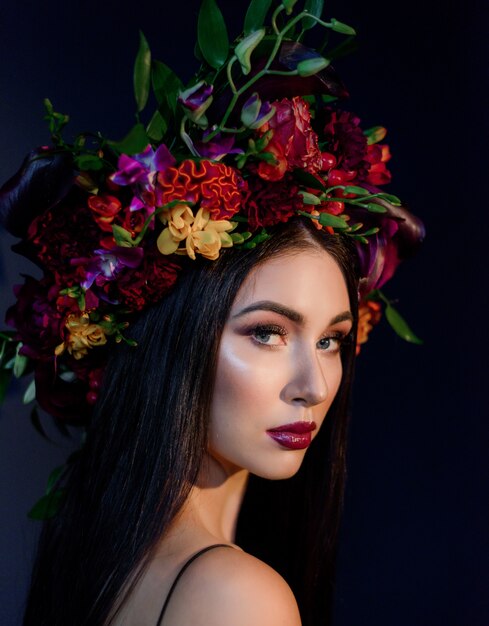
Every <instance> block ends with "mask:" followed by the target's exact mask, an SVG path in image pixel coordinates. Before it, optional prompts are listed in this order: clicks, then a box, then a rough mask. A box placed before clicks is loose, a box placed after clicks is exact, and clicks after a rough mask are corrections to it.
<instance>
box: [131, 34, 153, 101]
mask: <svg viewBox="0 0 489 626" xmlns="http://www.w3.org/2000/svg"><path fill="white" fill-rule="evenodd" d="M150 77H151V51H150V49H149V45H148V42H147V41H146V37H145V36H144V35H143V33H142V32H141V31H139V50H138V53H137V55H136V61H135V63H134V97H135V98H136V105H137V109H138V113H139V112H141V111H142V110H143V109H144V107H145V106H146V103H147V102H148V96H149V85H150Z"/></svg>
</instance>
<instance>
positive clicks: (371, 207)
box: [366, 202, 387, 213]
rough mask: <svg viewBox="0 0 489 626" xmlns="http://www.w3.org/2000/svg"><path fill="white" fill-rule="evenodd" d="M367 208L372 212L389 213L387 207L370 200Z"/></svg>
mask: <svg viewBox="0 0 489 626" xmlns="http://www.w3.org/2000/svg"><path fill="white" fill-rule="evenodd" d="M366 208H367V210H368V211H370V213H387V209H386V207H385V206H382V204H377V203H376V202H369V203H368V204H367V207H366Z"/></svg>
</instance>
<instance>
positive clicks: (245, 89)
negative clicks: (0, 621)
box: [0, 2, 423, 626]
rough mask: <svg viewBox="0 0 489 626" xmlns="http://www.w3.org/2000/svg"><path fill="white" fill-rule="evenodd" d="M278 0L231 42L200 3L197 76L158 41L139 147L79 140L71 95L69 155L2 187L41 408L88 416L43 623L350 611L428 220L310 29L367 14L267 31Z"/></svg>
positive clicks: (41, 589) (53, 552) (68, 479)
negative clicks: (350, 501) (386, 344)
mask: <svg viewBox="0 0 489 626" xmlns="http://www.w3.org/2000/svg"><path fill="white" fill-rule="evenodd" d="M266 4H267V3H257V2H252V3H251V5H250V9H249V10H248V13H247V15H246V18H245V34H244V35H243V36H242V37H240V38H239V39H238V40H237V41H236V42H235V44H234V45H231V46H229V44H228V43H226V42H227V35H226V36H224V31H223V27H222V24H223V22H222V20H221V18H220V17H219V15H220V14H219V12H218V9H217V8H216V6H215V3H213V2H205V3H203V8H202V11H201V14H200V16H199V47H200V54H201V56H202V57H203V66H202V68H201V70H200V72H199V74H198V75H197V76H196V77H195V78H194V79H193V80H192V81H191V82H190V84H189V85H188V86H187V88H184V86H183V85H182V84H181V83H180V81H179V79H178V78H177V77H176V76H174V75H173V73H172V72H171V70H169V68H167V67H166V66H164V65H163V64H158V62H156V63H153V65H151V64H150V63H149V55H150V53H149V48H148V45H147V42H146V40H145V39H144V37H141V46H140V50H139V53H138V57H137V61H136V65H135V81H134V82H135V86H136V94H135V95H136V101H137V103H138V118H137V119H138V123H137V124H136V126H135V127H133V129H132V130H131V131H130V133H129V134H128V136H127V137H126V139H125V140H124V141H122V142H119V143H117V142H110V141H107V140H106V139H105V138H103V137H100V136H99V135H93V134H84V135H80V136H78V137H77V138H76V139H75V141H74V142H73V143H72V144H67V143H66V142H65V141H64V140H63V138H62V137H61V129H62V126H63V125H64V124H65V123H66V118H65V116H63V115H61V114H59V113H57V112H55V111H54V110H53V108H52V106H51V104H50V103H48V104H47V118H48V119H49V122H50V128H51V131H52V139H53V144H54V145H53V147H51V148H41V149H39V150H37V151H35V152H33V153H32V154H31V155H30V156H29V157H28V159H27V160H26V162H25V164H24V166H23V167H22V169H21V171H20V172H19V174H18V175H17V176H16V177H14V178H13V179H12V180H11V181H9V182H8V183H6V185H5V186H4V187H3V188H2V190H1V191H0V209H1V213H2V214H3V216H4V222H5V224H6V226H7V228H9V229H10V231H11V232H12V233H13V234H16V235H17V236H19V237H21V238H22V242H21V244H20V245H19V246H17V250H18V251H20V252H21V253H22V254H25V255H26V256H28V257H29V258H30V259H33V260H34V261H35V262H36V263H37V264H38V265H39V266H40V267H41V268H42V271H43V276H42V278H41V279H39V280H35V279H33V278H29V277H28V278H27V279H26V281H25V284H24V285H23V286H22V287H21V288H18V289H17V291H16V296H17V303H16V304H15V305H14V306H13V307H11V309H10V310H9V312H8V314H7V321H8V322H9V323H10V324H11V325H13V326H14V327H15V328H16V333H15V336H13V337H12V340H11V344H12V345H15V340H17V341H21V342H22V346H21V347H19V354H20V355H22V357H28V358H30V359H31V363H32V366H31V369H32V370H33V371H34V375H35V386H36V388H35V391H36V399H37V400H38V402H39V404H40V405H41V406H42V407H43V408H44V409H46V410H47V411H48V412H50V413H51V414H52V415H53V416H54V417H55V419H57V420H63V422H64V423H71V424H73V423H74V424H84V425H86V426H87V437H86V441H85V442H84V445H83V447H82V449H81V451H80V452H79V454H78V455H77V457H76V458H72V459H71V460H70V463H69V464H68V467H67V471H66V472H64V474H63V475H62V476H61V477H60V476H58V477H57V480H55V479H53V480H52V481H50V486H49V487H48V494H47V499H45V501H44V505H45V508H46V510H45V513H46V515H45V516H44V517H49V519H48V520H47V521H46V523H45V526H44V530H43V533H42V536H41V540H40V545H39V552H38V556H37V561H36V565H35V569H34V574H33V580H32V586H31V590H30V594H29V598H28V602H27V607H26V613H25V621H24V624H25V626H34V625H36V626H41V625H42V626H44V625H45V626H48V625H49V626H57V625H59V626H66V625H67V624H70V625H72V626H76V625H79V626H82V625H83V626H91V625H94V626H109V625H113V626H153V625H154V626H180V625H182V626H183V625H186V626H187V625H188V624H192V625H194V626H211V625H212V626H219V625H223V626H224V625H226V626H227V625H229V624H233V625H234V626H255V625H259V624H263V625H265V624H266V625H267V626H274V625H277V626H279V625H281V626H298V625H299V624H301V623H302V624H303V625H304V626H306V625H307V626H317V625H318V624H327V623H328V620H329V609H330V601H331V591H332V584H333V568H334V558H335V547H336V537H337V531H338V525H339V519H340V514H341V502H342V495H343V488H344V479H345V447H346V435H347V421H348V400H349V395H350V387H351V380H352V375H353V361H354V357H355V353H356V352H357V351H358V349H359V345H360V344H361V343H363V342H364V341H365V340H366V337H367V335H368V332H369V330H370V329H371V327H372V325H373V324H375V323H376V322H377V321H378V319H379V317H380V309H381V305H382V304H384V305H385V306H386V307H387V309H388V312H389V315H388V318H389V320H390V322H391V323H392V324H394V325H395V326H396V328H397V331H398V332H399V333H400V334H402V335H403V336H404V337H405V338H406V339H408V340H415V337H414V336H413V335H412V333H411V331H410V330H409V328H408V327H407V325H406V324H405V323H404V321H403V320H402V318H400V316H399V315H398V313H397V312H396V311H395V310H394V309H393V307H392V304H391V303H390V302H389V301H388V300H387V299H386V298H385V296H384V295H383V294H382V293H381V292H380V291H379V287H381V286H382V285H383V284H384V283H385V282H386V281H387V280H388V279H389V278H390V277H391V276H392V274H393V273H394V271H395V268H396V267H397V264H398V263H399V261H400V260H401V258H403V257H405V256H407V254H408V253H409V252H410V251H411V250H412V248H413V245H414V244H415V243H417V242H418V241H419V240H420V238H422V235H423V228H422V225H421V223H420V222H419V221H417V220H416V219H415V218H413V216H411V215H410V214H408V213H407V212H406V211H405V210H404V209H402V208H401V206H400V201H399V200H398V199H397V198H396V197H395V196H393V195H392V194H385V193H383V192H382V191H381V190H380V189H379V185H382V184H384V183H386V182H388V181H389V180H390V174H389V172H388V170H387V167H386V162H387V161H388V159H389V157H390V153H389V149H388V147H387V146H386V145H384V144H380V143H379V142H381V141H382V140H383V137H384V135H385V129H382V128H380V127H375V128H374V129H370V130H368V131H362V129H361V128H360V125H359V120H358V118H357V117H356V116H354V115H353V114H352V113H349V112H346V111H344V110H342V109H340V108H339V107H333V106H331V101H332V100H335V99H338V98H342V97H344V96H345V95H346V90H345V89H344V87H343V85H342V83H341V82H340V81H339V79H338V77H337V75H336V74H335V72H334V71H333V70H332V69H331V68H330V67H329V61H328V60H327V59H325V58H324V57H322V56H321V55H319V53H317V52H315V51H313V50H311V49H310V48H306V47H305V46H304V44H303V42H302V40H303V33H300V32H299V30H298V29H297V28H295V27H296V26H297V25H299V24H302V25H303V26H304V29H305V30H307V28H306V26H307V27H308V28H310V27H311V26H313V25H314V24H315V23H316V22H317V23H320V25H321V26H322V27H325V28H326V27H327V28H330V29H332V30H333V31H336V32H339V33H341V34H350V35H351V34H353V33H354V31H353V29H351V28H350V27H348V26H346V25H345V24H342V23H340V22H338V21H337V20H331V21H330V22H324V21H323V20H321V19H320V18H319V16H317V15H315V14H314V12H313V13H311V12H299V13H297V15H295V14H294V12H293V9H294V4H295V3H294V2H283V3H278V5H277V6H276V7H274V8H273V9H271V11H272V15H271V19H270V26H269V27H267V28H266V27H265V26H263V19H264V17H265V13H266V11H265V13H263V11H262V9H263V7H265V5H266ZM319 4H320V3H319ZM319 4H318V6H319ZM260 7H261V8H260ZM265 8H266V7H265ZM216 42H220V43H219V45H217V43H216ZM150 83H151V84H152V85H153V88H154V95H155V98H156V100H157V102H158V106H157V111H156V112H155V113H154V115H153V116H152V117H151V118H150V121H149V123H148V124H147V125H146V126H144V125H143V124H142V122H141V121H140V119H141V114H142V111H143V109H144V107H145V105H146V102H147V96H148V91H149V87H150ZM359 295H360V297H361V303H360V307H359V304H358V296H359ZM357 327H358V328H357ZM3 337H4V338H5V337H6V335H5V334H4V335H3ZM12 345H10V344H9V343H8V342H6V343H5V345H4V349H3V352H1V353H2V354H6V355H8V354H9V350H10V351H12ZM2 358H3V356H2ZM11 361H12V360H8V361H7V365H8V364H9V363H11ZM2 363H3V361H2V360H1V359H0V365H1V364H2ZM7 365H6V367H7ZM53 503H54V504H57V505H58V506H57V510H56V511H55V510H54V507H53V506H52V505H53Z"/></svg>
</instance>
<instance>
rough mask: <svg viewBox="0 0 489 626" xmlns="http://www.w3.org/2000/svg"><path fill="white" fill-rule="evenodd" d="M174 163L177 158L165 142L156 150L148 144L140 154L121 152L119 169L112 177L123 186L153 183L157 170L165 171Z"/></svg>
mask: <svg viewBox="0 0 489 626" xmlns="http://www.w3.org/2000/svg"><path fill="white" fill-rule="evenodd" d="M174 164H175V159H174V157H173V156H172V154H171V152H170V151H169V150H168V148H167V147H166V146H165V144H161V146H159V148H158V149H157V150H156V152H155V151H154V150H153V148H152V147H151V145H148V146H147V148H146V149H145V150H144V152H141V153H139V154H134V155H133V156H128V155H127V154H121V156H120V157H119V162H118V164H117V165H118V167H119V169H118V171H117V172H115V173H114V174H112V176H111V177H110V178H111V180H112V181H113V182H114V183H116V184H117V185H121V186H126V185H135V184H142V185H144V186H147V185H152V184H153V177H154V176H153V175H154V173H155V172H163V171H164V170H165V169H166V168H167V167H170V166H171V165H174Z"/></svg>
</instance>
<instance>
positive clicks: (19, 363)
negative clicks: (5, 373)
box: [14, 343, 29, 378]
mask: <svg viewBox="0 0 489 626" xmlns="http://www.w3.org/2000/svg"><path fill="white" fill-rule="evenodd" d="M21 347H22V344H21V343H19V344H18V346H17V353H16V355H15V361H14V376H15V378H20V377H21V376H22V375H23V374H24V373H25V371H26V369H27V364H28V363H29V358H28V357H26V356H24V355H22V354H19V350H20V348H21Z"/></svg>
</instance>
